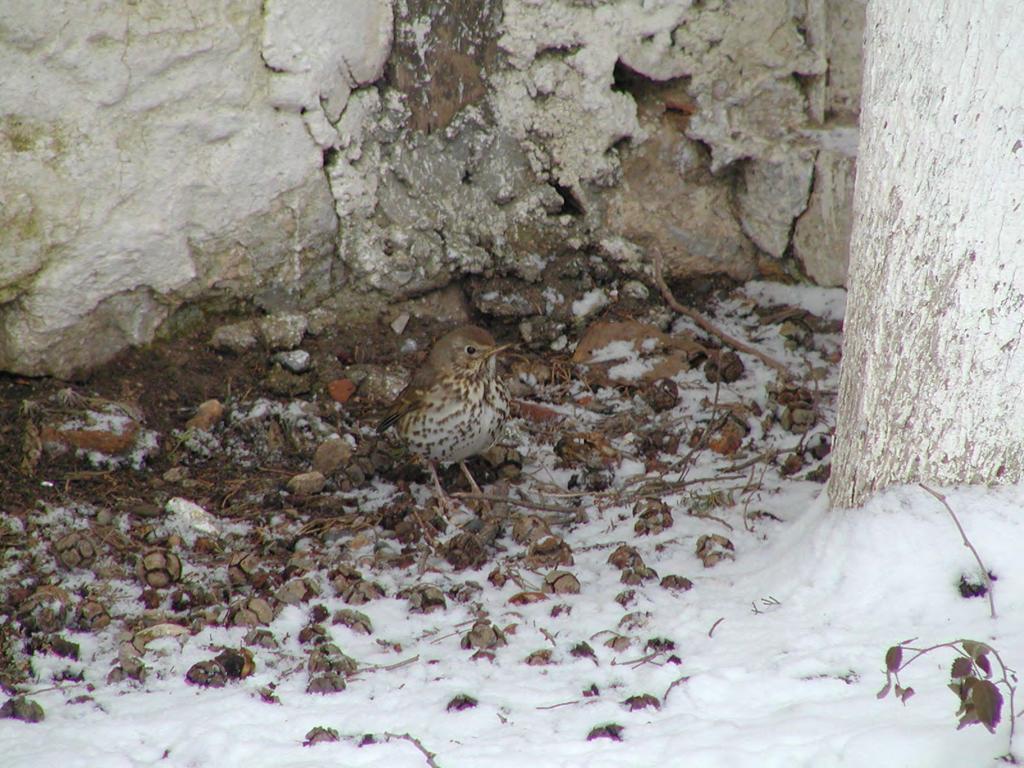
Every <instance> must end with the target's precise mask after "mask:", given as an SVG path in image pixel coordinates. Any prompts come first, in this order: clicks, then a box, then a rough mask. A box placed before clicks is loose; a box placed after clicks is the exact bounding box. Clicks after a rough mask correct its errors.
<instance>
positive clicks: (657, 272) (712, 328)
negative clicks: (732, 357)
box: [653, 251, 792, 379]
mask: <svg viewBox="0 0 1024 768" xmlns="http://www.w3.org/2000/svg"><path fill="white" fill-rule="evenodd" d="M653 258H654V282H655V284H657V286H658V290H659V291H661V295H662V297H664V299H665V303H666V304H668V305H669V307H671V308H672V309H673V310H674V311H676V312H678V313H679V314H681V315H686V316H687V317H688V318H690V319H691V320H693V322H695V323H696V324H697V326H698V327H700V328H701V329H702V330H704V331H706V332H707V333H710V334H711V335H712V336H717V337H718V338H719V339H720V340H721V341H722V343H723V344H725V345H726V346H728V347H732V348H733V349H735V350H736V351H738V352H744V353H746V354H748V355H752V356H754V357H756V358H757V359H758V360H760V361H761V362H762V363H764V364H765V365H767V366H768V367H769V368H774V369H775V370H776V371H777V372H778V374H779V375H780V376H782V378H784V379H789V378H791V377H792V374H790V372H789V369H788V368H786V366H785V365H783V364H782V363H780V362H779V361H778V360H776V359H775V358H773V357H771V356H769V355H766V354H765V353H764V352H762V351H761V350H759V349H755V348H754V347H752V346H750V345H749V344H747V343H746V342H743V341H740V340H739V339H737V338H736V337H735V336H730V335H729V334H728V333H726V332H725V331H723V330H722V329H721V328H719V327H718V326H716V325H715V324H714V323H712V322H711V321H710V320H708V319H707V318H706V317H704V316H703V315H702V314H701V313H700V312H698V311H697V310H695V309H690V308H689V307H684V306H683V305H682V304H680V303H679V301H678V300H677V299H676V297H675V296H674V295H673V293H672V289H671V288H669V287H668V283H666V282H665V276H664V274H663V273H662V259H661V254H660V253H659V252H658V251H653Z"/></svg>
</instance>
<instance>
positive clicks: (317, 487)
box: [288, 470, 327, 496]
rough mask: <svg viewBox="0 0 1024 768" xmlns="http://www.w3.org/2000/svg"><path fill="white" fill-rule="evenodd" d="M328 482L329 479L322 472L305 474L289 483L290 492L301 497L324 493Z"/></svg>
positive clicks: (297, 476) (296, 476)
mask: <svg viewBox="0 0 1024 768" xmlns="http://www.w3.org/2000/svg"><path fill="white" fill-rule="evenodd" d="M326 482H327V478H326V477H324V475H323V473H322V472H317V471H315V470H314V471H313V472H303V473H302V474H301V475H295V477H293V478H292V479H291V480H289V481H288V490H289V491H291V492H292V493H294V494H297V495H299V496H307V495H309V494H313V493H319V492H320V491H322V490H323V487H324V484H325V483H326Z"/></svg>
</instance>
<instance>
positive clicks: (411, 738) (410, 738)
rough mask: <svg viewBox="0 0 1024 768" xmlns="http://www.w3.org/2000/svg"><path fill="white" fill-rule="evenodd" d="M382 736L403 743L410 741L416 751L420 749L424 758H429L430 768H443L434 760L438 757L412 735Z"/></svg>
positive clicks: (388, 734) (394, 734)
mask: <svg viewBox="0 0 1024 768" xmlns="http://www.w3.org/2000/svg"><path fill="white" fill-rule="evenodd" d="M381 735H382V736H383V737H384V738H385V739H402V740H403V741H408V742H409V743H410V744H412V745H413V746H414V747H416V749H418V750H419V751H420V752H421V753H423V756H424V757H425V758H427V765H429V766H430V768H441V766H440V765H438V764H437V761H435V760H434V758H435V757H436V755H435V754H434V753H433V752H431V751H430V750H429V749H427V748H426V747H424V746H423V742H422V741H420V740H419V739H417V738H416V737H415V736H413V735H412V734H409V733H389V732H384V733H382V734H381Z"/></svg>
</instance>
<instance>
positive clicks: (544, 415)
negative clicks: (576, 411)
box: [514, 400, 563, 424]
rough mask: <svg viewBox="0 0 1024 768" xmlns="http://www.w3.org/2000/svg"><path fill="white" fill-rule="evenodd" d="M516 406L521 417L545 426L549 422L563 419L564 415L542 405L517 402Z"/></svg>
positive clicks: (523, 401)
mask: <svg viewBox="0 0 1024 768" xmlns="http://www.w3.org/2000/svg"><path fill="white" fill-rule="evenodd" d="M514 404H515V406H516V408H518V410H519V415H520V416H522V417H523V418H524V419H528V420H529V421H532V422H534V423H535V424H544V423H546V422H549V421H557V420H558V419H561V418H563V416H562V414H560V413H559V412H558V411H556V410H554V409H553V408H548V407H547V406H546V405H541V404H540V403H530V402H527V401H525V400H515V401H514Z"/></svg>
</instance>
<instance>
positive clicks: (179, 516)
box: [165, 496, 221, 538]
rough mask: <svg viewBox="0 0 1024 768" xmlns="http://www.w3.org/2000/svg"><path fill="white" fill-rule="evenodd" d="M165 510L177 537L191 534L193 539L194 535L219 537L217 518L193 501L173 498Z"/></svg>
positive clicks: (177, 497) (178, 497)
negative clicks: (177, 534) (176, 532)
mask: <svg viewBox="0 0 1024 768" xmlns="http://www.w3.org/2000/svg"><path fill="white" fill-rule="evenodd" d="M165 509H166V510H167V513H168V515H170V518H171V519H170V521H169V522H170V524H171V525H174V526H175V527H176V528H177V529H178V533H179V535H182V536H185V535H187V534H188V533H189V532H191V534H192V537H193V538H194V535H195V533H202V534H205V535H207V536H220V533H221V531H220V524H219V523H218V522H217V518H215V517H214V516H213V515H211V514H210V513H209V512H207V511H206V510H205V509H203V508H202V507H201V506H199V505H198V504H196V503H195V502H193V501H189V500H188V499H183V498H181V497H180V496H175V497H174V498H173V499H170V500H168V502H167V504H166V505H165Z"/></svg>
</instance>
